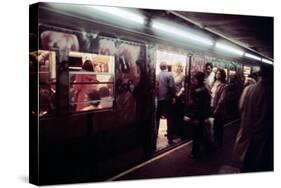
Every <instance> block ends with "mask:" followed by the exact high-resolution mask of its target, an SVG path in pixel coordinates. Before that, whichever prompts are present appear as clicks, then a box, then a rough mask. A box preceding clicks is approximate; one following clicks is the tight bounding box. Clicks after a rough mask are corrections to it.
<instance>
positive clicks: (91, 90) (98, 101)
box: [69, 52, 114, 112]
mask: <svg viewBox="0 0 281 188" xmlns="http://www.w3.org/2000/svg"><path fill="white" fill-rule="evenodd" d="M69 70H70V72H69V82H70V84H69V93H70V109H71V111H74V112H81V111H89V110H101V109H112V107H113V101H114V57H112V56H104V55H96V54H89V53H80V52H70V57H69Z"/></svg>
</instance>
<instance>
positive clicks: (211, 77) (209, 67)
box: [205, 63, 215, 90]
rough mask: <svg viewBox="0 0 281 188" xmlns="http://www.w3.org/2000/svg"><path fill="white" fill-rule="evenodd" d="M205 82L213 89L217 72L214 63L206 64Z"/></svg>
mask: <svg viewBox="0 0 281 188" xmlns="http://www.w3.org/2000/svg"><path fill="white" fill-rule="evenodd" d="M205 78H206V79H205V83H206V85H207V87H208V89H209V90H211V88H212V86H213V83H214V81H215V73H214V71H213V64H212V63H206V65H205Z"/></svg>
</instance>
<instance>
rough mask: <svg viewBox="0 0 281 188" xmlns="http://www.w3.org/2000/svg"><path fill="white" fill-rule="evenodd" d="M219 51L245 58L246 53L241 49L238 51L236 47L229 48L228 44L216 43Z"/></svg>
mask: <svg viewBox="0 0 281 188" xmlns="http://www.w3.org/2000/svg"><path fill="white" fill-rule="evenodd" d="M215 47H216V48H217V49H219V50H222V51H225V52H229V53H232V54H235V55H239V56H243V54H244V52H243V51H242V50H240V49H237V48H235V47H232V46H229V45H227V44H224V43H221V42H216V46H215Z"/></svg>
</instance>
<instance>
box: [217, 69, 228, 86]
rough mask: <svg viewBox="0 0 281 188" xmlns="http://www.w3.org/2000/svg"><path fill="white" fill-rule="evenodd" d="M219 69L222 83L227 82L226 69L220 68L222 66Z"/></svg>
mask: <svg viewBox="0 0 281 188" xmlns="http://www.w3.org/2000/svg"><path fill="white" fill-rule="evenodd" d="M218 71H219V72H220V73H221V78H220V81H221V82H222V83H225V82H226V73H225V71H224V70H223V69H220V68H219V69H218V70H217V72H218ZM217 72H216V74H217ZM216 74H215V81H216V80H217V78H216Z"/></svg>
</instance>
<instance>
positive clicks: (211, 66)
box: [205, 63, 213, 74]
mask: <svg viewBox="0 0 281 188" xmlns="http://www.w3.org/2000/svg"><path fill="white" fill-rule="evenodd" d="M212 70H213V64H212V63H206V65H205V71H206V73H207V74H210V73H211V72H212Z"/></svg>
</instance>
